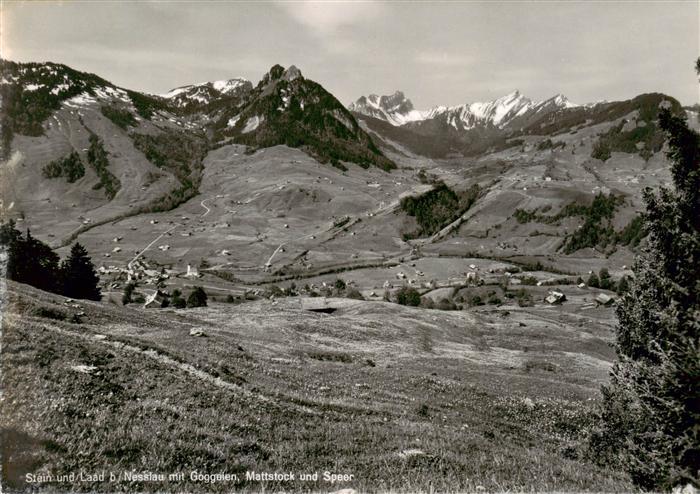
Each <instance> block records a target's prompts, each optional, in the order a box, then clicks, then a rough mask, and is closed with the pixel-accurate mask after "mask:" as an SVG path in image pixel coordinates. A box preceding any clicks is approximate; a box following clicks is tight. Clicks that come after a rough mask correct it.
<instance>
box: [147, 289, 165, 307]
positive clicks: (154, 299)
mask: <svg viewBox="0 0 700 494" xmlns="http://www.w3.org/2000/svg"><path fill="white" fill-rule="evenodd" d="M163 300H165V294H164V293H163V292H161V291H160V290H156V291H155V292H154V293H153V294H152V295H149V296H148V298H147V299H146V303H144V304H143V307H144V308H145V309H160V308H161V307H162V305H163Z"/></svg>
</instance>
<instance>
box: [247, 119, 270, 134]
mask: <svg viewBox="0 0 700 494" xmlns="http://www.w3.org/2000/svg"><path fill="white" fill-rule="evenodd" d="M264 120H265V117H259V116H257V115H255V116H254V117H251V118H249V119H248V120H247V121H246V123H245V127H244V128H243V130H242V131H241V133H242V134H247V133H248V132H253V131H254V130H255V129H257V128H258V127H259V126H260V124H261V123H263V121H264Z"/></svg>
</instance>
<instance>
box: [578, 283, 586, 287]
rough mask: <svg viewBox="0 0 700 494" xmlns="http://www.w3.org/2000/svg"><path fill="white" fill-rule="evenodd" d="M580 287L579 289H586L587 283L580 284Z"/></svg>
mask: <svg viewBox="0 0 700 494" xmlns="http://www.w3.org/2000/svg"><path fill="white" fill-rule="evenodd" d="M578 287H579V288H586V284H585V283H579V284H578Z"/></svg>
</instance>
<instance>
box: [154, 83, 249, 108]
mask: <svg viewBox="0 0 700 494" xmlns="http://www.w3.org/2000/svg"><path fill="white" fill-rule="evenodd" d="M252 88H253V85H252V84H251V82H250V81H249V80H247V79H244V78H242V77H236V78H233V79H225V80H220V81H212V82H201V83H199V84H190V85H188V86H181V87H178V88H175V89H172V90H170V91H169V92H167V93H165V94H163V95H161V96H162V97H163V98H166V99H169V100H171V101H173V102H174V103H175V104H176V105H177V106H185V105H188V104H192V103H198V104H207V103H210V102H211V101H212V100H213V99H216V98H219V97H221V96H224V95H225V96H235V95H237V94H241V93H243V92H246V91H250V90H251V89H252Z"/></svg>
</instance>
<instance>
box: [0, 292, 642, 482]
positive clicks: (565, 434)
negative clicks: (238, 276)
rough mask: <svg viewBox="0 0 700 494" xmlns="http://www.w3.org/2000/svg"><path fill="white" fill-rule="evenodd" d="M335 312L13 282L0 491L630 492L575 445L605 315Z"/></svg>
mask: <svg viewBox="0 0 700 494" xmlns="http://www.w3.org/2000/svg"><path fill="white" fill-rule="evenodd" d="M334 302H335V304H336V305H337V306H338V307H339V309H338V311H336V312H335V313H333V314H322V313H314V312H308V311H304V310H302V307H301V303H300V300H299V298H286V299H279V300H277V301H270V300H258V301H255V302H250V303H245V304H239V305H231V304H219V303H213V304H210V307H207V308H199V309H189V310H186V311H178V310H171V309H166V310H158V311H150V312H149V311H146V310H143V309H134V308H130V307H121V306H116V305H111V304H107V303H94V302H87V301H79V303H77V302H74V301H67V300H66V299H65V298H64V297H60V296H56V295H52V294H47V293H45V292H41V291H38V290H35V289H33V288H30V287H27V286H24V285H18V284H15V283H13V282H8V285H7V297H6V306H5V307H4V310H3V332H2V353H1V355H0V359H1V370H2V373H1V375H2V377H1V379H2V382H1V385H2V391H3V394H2V401H1V402H0V403H1V405H0V423H2V424H3V425H2V441H1V443H0V444H2V446H1V448H2V451H1V452H0V453H1V454H2V462H3V464H2V472H3V483H4V486H3V488H4V490H8V491H16V490H17V491H27V490H36V489H38V490H41V491H71V492H73V491H101V492H115V491H170V492H172V491H190V492H204V491H206V492H210V491H211V492H229V491H232V490H236V491H255V492H258V491H263V490H265V491H270V490H272V491H276V490H285V491H322V492H332V491H338V490H341V489H355V490H357V491H359V492H376V491H382V492H386V491H392V492H464V491H483V490H485V491H510V492H514V491H577V492H578V491H606V492H628V491H631V490H633V488H632V486H631V485H630V484H629V482H628V480H627V479H626V478H625V477H623V476H622V475H621V474H620V473H618V472H613V471H601V470H600V469H599V468H598V467H596V466H594V465H593V464H591V463H590V462H588V461H587V460H585V459H584V454H583V453H584V448H583V442H584V440H585V435H586V431H588V430H589V429H590V427H591V426H592V420H593V408H594V406H595V403H596V400H597V399H598V397H599V386H600V384H601V383H602V382H604V381H605V380H606V378H607V372H608V369H609V362H610V360H611V359H612V357H613V355H612V352H611V349H610V348H609V346H608V343H609V342H610V341H611V338H612V334H611V329H610V324H611V321H612V313H611V311H610V309H605V308H598V309H593V311H594V312H595V314H591V315H590V317H589V316H584V315H581V314H574V313H568V312H566V308H562V307H565V306H562V307H558V308H547V307H540V306H536V307H529V308H511V307H509V308H508V309H509V310H500V309H494V308H490V309H479V310H475V309H472V310H468V311H466V310H465V311H450V312H446V311H436V310H428V309H421V308H407V307H403V306H399V305H396V304H390V303H384V302H366V301H355V300H345V299H343V300H337V301H334ZM192 333H194V334H200V333H201V334H202V336H194V335H193V334H192ZM80 472H82V473H83V478H82V479H81V478H74V479H73V480H71V479H70V477H69V475H70V474H71V473H73V474H75V475H78V474H79V473H80ZM100 472H104V473H105V478H104V480H102V479H101V478H100V477H99V475H98V474H99V473H100ZM149 472H150V473H149ZM192 472H197V473H195V474H193V473H192ZM246 472H248V474H247V473H246ZM250 472H257V473H259V474H261V475H262V474H264V473H269V474H273V473H275V472H277V473H278V474H281V473H289V472H291V473H293V474H294V476H295V478H294V480H283V479H282V480H271V481H259V480H258V479H260V478H261V477H255V475H251V473H250ZM314 472H318V479H317V480H300V479H299V475H300V474H302V473H309V474H313V473H314ZM324 472H329V474H335V475H345V476H346V477H344V479H343V478H336V481H335V482H331V481H330V480H327V479H328V478H329V477H326V479H324ZM110 473H112V474H114V478H113V480H110ZM27 474H33V476H32V475H30V476H27ZM160 474H162V475H164V476H165V477H164V479H162V480H160V479H159V477H158V476H159V475H160ZM169 474H173V475H180V476H178V477H175V476H174V477H171V478H168V475H169ZM207 474H208V475H213V474H230V475H229V479H228V480H218V481H216V479H214V481H212V479H211V478H210V477H206V475H207ZM90 475H93V477H90ZM139 475H141V477H139ZM193 475H194V477H193ZM197 475H199V476H197ZM62 476H65V477H62ZM129 478H131V480H129ZM59 479H65V480H64V481H57V480H59ZM28 480H30V481H34V482H33V483H28V482H27V481H28ZM42 480H43V481H42ZM52 480H53V481H52Z"/></svg>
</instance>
